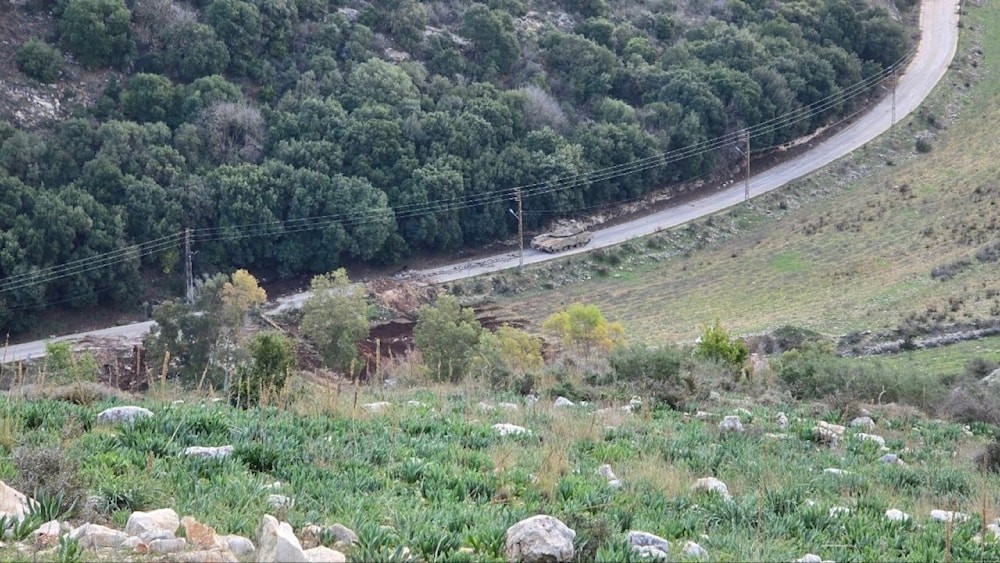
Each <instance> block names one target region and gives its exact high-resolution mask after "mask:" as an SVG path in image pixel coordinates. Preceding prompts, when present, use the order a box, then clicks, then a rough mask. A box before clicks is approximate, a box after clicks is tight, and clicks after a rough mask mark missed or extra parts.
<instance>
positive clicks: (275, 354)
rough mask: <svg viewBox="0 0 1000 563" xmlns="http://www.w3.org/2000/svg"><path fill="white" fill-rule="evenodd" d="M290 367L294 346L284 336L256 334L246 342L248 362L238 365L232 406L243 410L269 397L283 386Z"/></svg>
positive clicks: (292, 364)
mask: <svg viewBox="0 0 1000 563" xmlns="http://www.w3.org/2000/svg"><path fill="white" fill-rule="evenodd" d="M294 367H295V346H294V344H293V343H292V341H291V340H289V339H288V337H286V336H283V335H281V334H277V333H273V332H265V333H261V334H258V335H257V336H255V337H254V339H253V341H252V342H251V343H250V359H249V361H247V362H246V363H244V364H242V365H241V366H240V368H239V375H238V379H237V382H236V385H235V386H234V387H233V389H232V390H231V395H232V401H233V403H234V404H235V405H237V406H240V407H243V408H247V407H251V406H255V405H257V404H259V403H260V402H261V400H262V399H263V398H264V397H268V396H273V395H274V394H276V393H278V392H279V391H281V390H282V389H283V388H284V387H285V380H287V379H288V376H289V375H290V374H291V372H292V369H293V368H294Z"/></svg>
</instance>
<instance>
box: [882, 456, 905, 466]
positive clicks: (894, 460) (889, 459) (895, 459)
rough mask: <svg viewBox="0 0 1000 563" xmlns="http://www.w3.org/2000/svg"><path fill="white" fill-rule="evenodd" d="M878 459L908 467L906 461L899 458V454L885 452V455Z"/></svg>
mask: <svg viewBox="0 0 1000 563" xmlns="http://www.w3.org/2000/svg"><path fill="white" fill-rule="evenodd" d="M878 460H879V461H881V462H882V463H888V464H891V465H899V466H901V467H906V462H904V461H903V460H901V459H899V456H898V455H896V454H885V455H884V456H882V457H880V458H878Z"/></svg>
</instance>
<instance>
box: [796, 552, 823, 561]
mask: <svg viewBox="0 0 1000 563" xmlns="http://www.w3.org/2000/svg"><path fill="white" fill-rule="evenodd" d="M795 561H796V563H823V558H822V557H820V556H819V555H816V554H815V553H807V554H805V555H803V556H802V557H799V558H798V559H796V560H795Z"/></svg>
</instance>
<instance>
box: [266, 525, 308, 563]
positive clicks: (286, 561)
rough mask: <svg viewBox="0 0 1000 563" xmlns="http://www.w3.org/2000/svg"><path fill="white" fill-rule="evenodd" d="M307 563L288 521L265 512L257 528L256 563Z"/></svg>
mask: <svg viewBox="0 0 1000 563" xmlns="http://www.w3.org/2000/svg"><path fill="white" fill-rule="evenodd" d="M276 562H282V563H308V562H309V559H307V558H306V555H305V553H304V551H303V549H302V544H300V543H299V540H298V538H296V537H295V533H294V532H293V531H292V527H291V526H290V525H289V524H288V522H278V519H277V518H275V517H274V516H271V515H270V514H265V515H264V517H263V518H262V519H261V521H260V526H258V528H257V563H276Z"/></svg>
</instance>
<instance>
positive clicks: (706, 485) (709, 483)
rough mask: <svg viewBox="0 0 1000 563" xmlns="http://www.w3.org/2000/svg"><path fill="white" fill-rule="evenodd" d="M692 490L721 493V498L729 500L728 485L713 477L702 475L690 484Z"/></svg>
mask: <svg viewBox="0 0 1000 563" xmlns="http://www.w3.org/2000/svg"><path fill="white" fill-rule="evenodd" d="M691 490H693V491H710V492H711V491H714V492H716V493H719V494H720V495H722V498H724V499H726V500H729V499H730V496H729V487H727V486H726V484H725V483H723V482H722V481H720V480H718V479H716V478H715V477H702V478H701V479H698V480H697V481H695V482H694V485H691Z"/></svg>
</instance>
